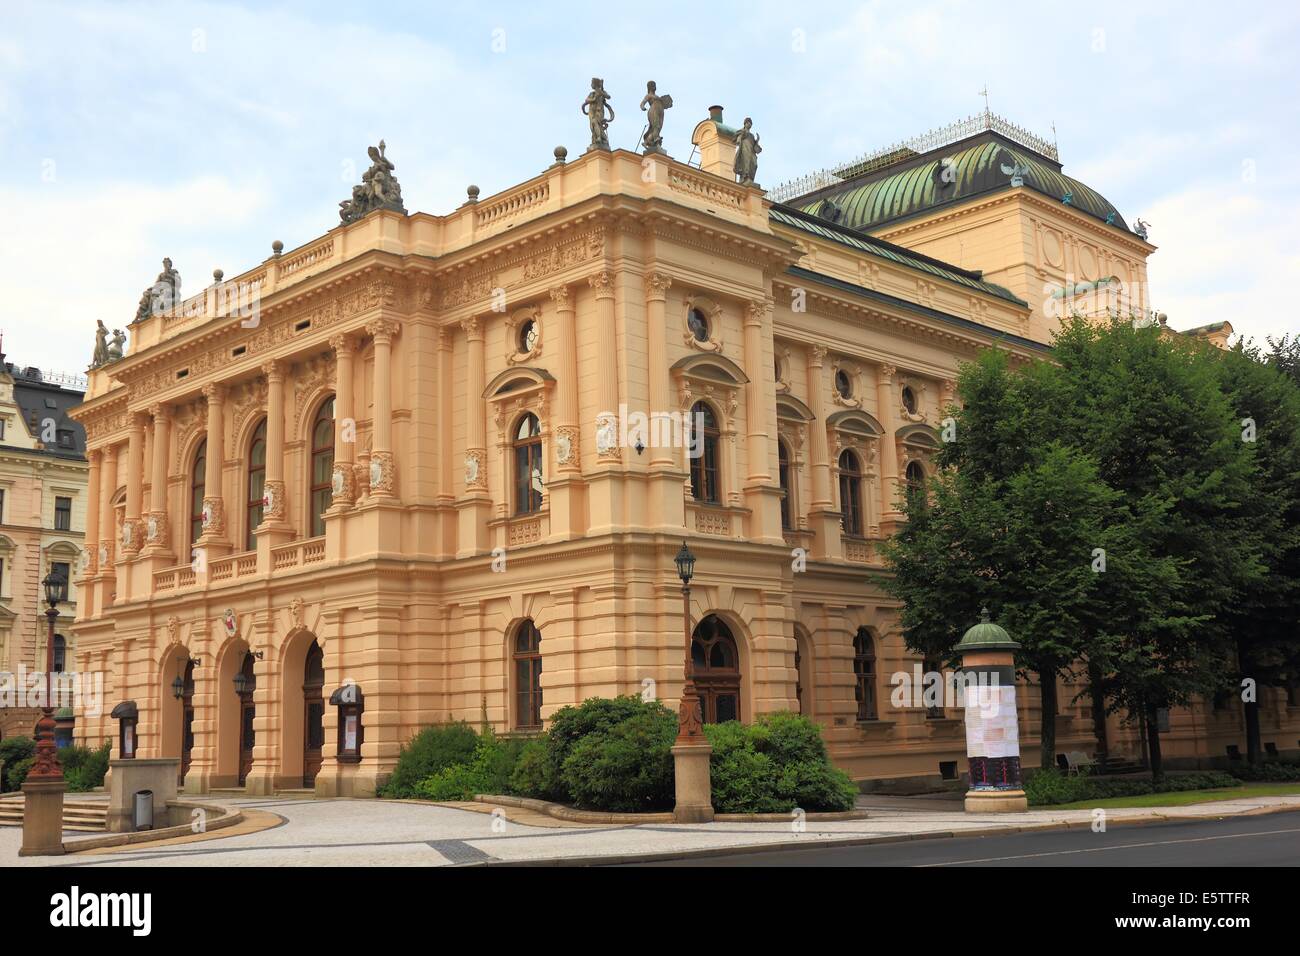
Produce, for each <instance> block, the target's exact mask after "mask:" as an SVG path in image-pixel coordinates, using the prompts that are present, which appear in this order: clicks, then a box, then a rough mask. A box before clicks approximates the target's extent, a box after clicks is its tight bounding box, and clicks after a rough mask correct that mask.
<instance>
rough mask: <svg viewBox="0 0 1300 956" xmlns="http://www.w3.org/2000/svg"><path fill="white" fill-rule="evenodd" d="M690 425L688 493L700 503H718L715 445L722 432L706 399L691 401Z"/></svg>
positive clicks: (718, 480) (719, 499)
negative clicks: (689, 477)
mask: <svg viewBox="0 0 1300 956" xmlns="http://www.w3.org/2000/svg"><path fill="white" fill-rule="evenodd" d="M690 429H691V447H690V449H689V451H690V460H691V496H692V497H693V498H694V499H695V500H696V501H698V502H701V503H703V504H710V505H716V504H721V503H722V488H721V479H720V471H719V468H718V453H719V448H718V445H719V439H720V437H721V435H722V432H721V430H720V429H719V428H718V419H717V416H716V415H715V414H714V413H713V406H711V405H710V404H709V403H708V402H696V403H695V404H694V405H692V406H691V421H690Z"/></svg>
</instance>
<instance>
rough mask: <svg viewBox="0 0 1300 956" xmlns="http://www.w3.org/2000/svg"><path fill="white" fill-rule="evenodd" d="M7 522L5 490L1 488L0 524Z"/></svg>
mask: <svg viewBox="0 0 1300 956" xmlns="http://www.w3.org/2000/svg"><path fill="white" fill-rule="evenodd" d="M4 523H5V491H4V489H3V488H0V524H4Z"/></svg>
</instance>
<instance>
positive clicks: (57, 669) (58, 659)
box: [54, 634, 68, 674]
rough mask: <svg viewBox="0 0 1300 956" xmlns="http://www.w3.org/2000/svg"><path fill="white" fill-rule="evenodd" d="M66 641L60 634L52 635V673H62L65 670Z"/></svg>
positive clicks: (66, 657) (66, 658)
mask: <svg viewBox="0 0 1300 956" xmlns="http://www.w3.org/2000/svg"><path fill="white" fill-rule="evenodd" d="M67 663H68V642H67V641H66V640H64V638H63V635H62V634H55V635H54V673H56V674H62V673H63V672H64V671H65V670H67Z"/></svg>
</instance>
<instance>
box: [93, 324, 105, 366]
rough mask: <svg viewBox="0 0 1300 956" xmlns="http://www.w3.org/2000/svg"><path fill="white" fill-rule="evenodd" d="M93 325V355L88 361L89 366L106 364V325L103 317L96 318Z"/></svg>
mask: <svg viewBox="0 0 1300 956" xmlns="http://www.w3.org/2000/svg"><path fill="white" fill-rule="evenodd" d="M95 326H96V328H95V356H94V358H92V359H91V361H90V367H91V368H99V367H100V366H102V365H107V364H108V327H107V326H105V325H104V320H103V319H96V320H95Z"/></svg>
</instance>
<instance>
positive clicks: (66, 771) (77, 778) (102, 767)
mask: <svg viewBox="0 0 1300 956" xmlns="http://www.w3.org/2000/svg"><path fill="white" fill-rule="evenodd" d="M111 751H112V744H111V743H110V742H109V741H104V744H103V746H101V747H97V748H95V749H94V750H91V749H90V748H89V747H81V746H76V745H74V746H71V747H64V748H63V749H62V750H60V751H59V763H61V764H62V765H63V778H64V780H66V781H67V784H68V792H69V793H88V792H90V791H91V790H94V789H95V788H96V787H102V786H103V785H104V775H105V774H107V773H108V758H109V754H110V752H111Z"/></svg>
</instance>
